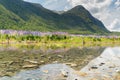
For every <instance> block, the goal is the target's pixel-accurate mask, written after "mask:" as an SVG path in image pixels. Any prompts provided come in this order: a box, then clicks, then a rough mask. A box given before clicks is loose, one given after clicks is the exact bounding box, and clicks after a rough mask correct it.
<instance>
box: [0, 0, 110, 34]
mask: <svg viewBox="0 0 120 80" xmlns="http://www.w3.org/2000/svg"><path fill="white" fill-rule="evenodd" d="M0 29H17V30H37V31H44V32H46V31H65V32H69V33H78V34H93V33H96V34H105V33H107V32H108V30H107V29H106V28H105V27H104V25H103V24H102V22H100V21H99V20H97V19H95V18H94V17H93V16H92V15H91V14H90V13H89V12H88V11H87V10H86V9H85V8H83V7H82V6H77V7H75V8H73V9H71V10H70V11H68V12H65V13H63V14H57V13H54V12H52V11H50V10H48V9H45V8H43V7H42V6H41V5H39V4H33V3H28V2H24V1H22V0H0Z"/></svg>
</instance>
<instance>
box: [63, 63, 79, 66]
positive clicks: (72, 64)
mask: <svg viewBox="0 0 120 80" xmlns="http://www.w3.org/2000/svg"><path fill="white" fill-rule="evenodd" d="M65 64H66V65H70V66H71V67H77V66H78V65H77V64H75V63H65Z"/></svg>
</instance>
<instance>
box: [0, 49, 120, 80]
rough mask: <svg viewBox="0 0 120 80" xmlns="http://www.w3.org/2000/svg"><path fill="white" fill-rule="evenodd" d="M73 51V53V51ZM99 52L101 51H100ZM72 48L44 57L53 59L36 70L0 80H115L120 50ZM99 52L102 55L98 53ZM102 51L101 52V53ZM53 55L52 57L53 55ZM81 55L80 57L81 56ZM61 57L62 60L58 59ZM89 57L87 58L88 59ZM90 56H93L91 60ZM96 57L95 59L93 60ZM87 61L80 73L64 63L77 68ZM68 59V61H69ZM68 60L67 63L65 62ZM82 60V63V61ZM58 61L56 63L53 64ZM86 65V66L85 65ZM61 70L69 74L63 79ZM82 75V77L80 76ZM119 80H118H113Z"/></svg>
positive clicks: (119, 64) (118, 66)
mask: <svg viewBox="0 0 120 80" xmlns="http://www.w3.org/2000/svg"><path fill="white" fill-rule="evenodd" d="M74 50H75V51H74ZM100 50H101V51H100ZM103 50H104V48H98V47H97V48H83V49H80V48H72V49H69V50H67V51H65V52H62V53H59V56H58V54H55V53H51V54H47V56H46V57H50V56H51V57H53V58H55V59H54V60H53V61H52V62H50V63H47V64H44V65H43V66H40V68H38V69H34V70H27V71H21V72H20V73H18V74H17V75H15V76H13V77H1V78H0V80H75V79H77V80H91V79H98V80H99V79H100V80H102V79H106V80H111V79H115V76H116V74H117V73H118V72H119V71H120V63H119V61H120V48H119V47H113V48H106V49H105V50H104V51H103ZM99 51H100V52H101V53H102V54H100V53H98V52H99ZM102 51H103V52H102ZM53 54H54V55H53ZM81 54H82V55H81ZM60 55H61V56H63V58H60V59H58V58H59V57H60ZM88 56H89V57H88ZM90 56H93V57H92V58H91V59H93V60H92V61H90V62H89V61H88V60H91V59H89V58H90ZM95 57H97V58H95ZM83 58H84V60H87V62H86V63H84V65H86V66H85V67H83V68H82V69H81V70H80V71H78V69H77V71H76V70H74V69H75V68H74V67H72V68H71V66H70V65H66V63H75V62H77V63H75V64H77V66H79V64H80V62H81V61H80V60H81V59H83ZM69 59H70V60H69ZM67 60H68V62H67ZM84 60H82V61H84ZM54 61H58V63H53V62H54ZM87 63H88V65H87ZM61 70H66V71H67V72H68V73H69V74H68V77H66V78H64V77H63V76H62V75H61ZM82 74H84V75H82ZM115 80H119V79H115Z"/></svg>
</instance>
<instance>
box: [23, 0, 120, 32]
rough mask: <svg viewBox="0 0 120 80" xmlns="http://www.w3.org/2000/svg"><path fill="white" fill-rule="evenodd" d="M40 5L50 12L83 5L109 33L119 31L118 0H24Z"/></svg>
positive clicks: (119, 7)
mask: <svg viewBox="0 0 120 80" xmlns="http://www.w3.org/2000/svg"><path fill="white" fill-rule="evenodd" d="M25 1H29V2H34V3H40V4H41V5H43V6H44V7H45V8H48V9H51V10H57V11H61V10H69V9H71V8H73V7H75V6H77V5H83V6H84V7H85V8H86V9H88V10H89V11H90V12H91V14H92V15H93V16H95V17H96V18H98V19H99V20H101V21H102V22H103V23H104V25H105V26H106V28H107V29H109V30H110V31H120V0H25Z"/></svg>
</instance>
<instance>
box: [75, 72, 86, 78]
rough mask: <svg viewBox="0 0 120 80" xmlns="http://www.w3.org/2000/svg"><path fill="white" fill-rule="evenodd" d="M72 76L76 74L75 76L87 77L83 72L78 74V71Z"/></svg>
mask: <svg viewBox="0 0 120 80" xmlns="http://www.w3.org/2000/svg"><path fill="white" fill-rule="evenodd" d="M74 74H77V75H79V76H82V77H85V76H87V73H85V72H80V71H75V72H74Z"/></svg>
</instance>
